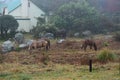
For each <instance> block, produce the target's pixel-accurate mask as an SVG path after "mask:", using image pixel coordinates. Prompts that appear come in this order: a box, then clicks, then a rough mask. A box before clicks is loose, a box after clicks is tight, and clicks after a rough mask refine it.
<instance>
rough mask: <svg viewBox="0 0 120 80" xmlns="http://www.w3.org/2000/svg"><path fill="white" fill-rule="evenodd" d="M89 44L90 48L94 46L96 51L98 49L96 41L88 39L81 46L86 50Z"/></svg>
mask: <svg viewBox="0 0 120 80" xmlns="http://www.w3.org/2000/svg"><path fill="white" fill-rule="evenodd" d="M87 46H89V47H90V49H92V47H93V48H94V50H95V51H96V50H97V45H96V43H95V42H94V41H93V40H90V39H86V40H85V41H84V42H83V44H82V46H81V49H83V48H84V50H85V51H86V48H87Z"/></svg>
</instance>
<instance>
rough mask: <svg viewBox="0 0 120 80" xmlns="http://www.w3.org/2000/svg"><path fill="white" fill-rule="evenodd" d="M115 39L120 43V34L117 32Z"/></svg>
mask: <svg viewBox="0 0 120 80" xmlns="http://www.w3.org/2000/svg"><path fill="white" fill-rule="evenodd" d="M114 38H115V40H117V41H120V32H116V33H115V35H114Z"/></svg>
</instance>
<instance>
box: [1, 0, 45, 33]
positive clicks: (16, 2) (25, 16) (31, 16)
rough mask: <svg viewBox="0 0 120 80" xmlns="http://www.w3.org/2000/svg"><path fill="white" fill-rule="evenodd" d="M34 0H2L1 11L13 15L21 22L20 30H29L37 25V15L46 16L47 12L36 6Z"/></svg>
mask: <svg viewBox="0 0 120 80" xmlns="http://www.w3.org/2000/svg"><path fill="white" fill-rule="evenodd" d="M32 1H33V0H0V13H1V14H5V15H7V14H8V15H12V16H14V17H15V19H16V20H17V21H18V23H19V27H18V31H26V32H29V31H30V29H32V27H33V26H36V23H37V20H36V18H37V17H44V14H45V12H44V11H43V10H42V9H40V7H38V6H36V4H35V3H33V2H32Z"/></svg>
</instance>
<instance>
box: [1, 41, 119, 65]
mask: <svg viewBox="0 0 120 80" xmlns="http://www.w3.org/2000/svg"><path fill="white" fill-rule="evenodd" d="M95 41H96V43H97V47H98V51H94V50H90V49H89V48H87V51H84V50H82V49H81V48H80V47H81V44H82V41H81V40H80V41H78V40H77V41H75V40H72V41H69V40H68V41H65V42H63V43H61V44H57V43H52V44H51V48H50V50H48V51H45V50H44V49H42V50H40V49H37V50H31V51H28V50H27V49H24V50H20V51H12V52H9V53H5V54H2V55H1V62H6V63H20V64H25V65H28V64H38V63H45V62H46V61H51V62H53V63H60V64H72V65H84V64H85V65H86V64H88V61H89V60H90V59H92V60H93V62H94V63H95V62H98V60H97V58H96V55H97V53H98V52H99V51H100V50H102V49H103V48H105V46H104V45H103V44H104V42H107V44H108V46H107V48H108V49H109V50H113V51H116V54H117V55H120V52H119V49H120V42H117V41H115V40H97V39H96V40H95Z"/></svg>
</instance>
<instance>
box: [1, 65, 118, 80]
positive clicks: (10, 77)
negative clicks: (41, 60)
mask: <svg viewBox="0 0 120 80" xmlns="http://www.w3.org/2000/svg"><path fill="white" fill-rule="evenodd" d="M0 80H120V74H119V64H118V63H108V64H104V65H97V64H94V65H93V71H92V72H89V67H88V66H87V65H82V66H75V65H68V64H66V65H60V64H53V63H49V64H48V65H43V64H35V65H21V64H17V63H16V64H15V63H14V64H8V63H4V64H0Z"/></svg>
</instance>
